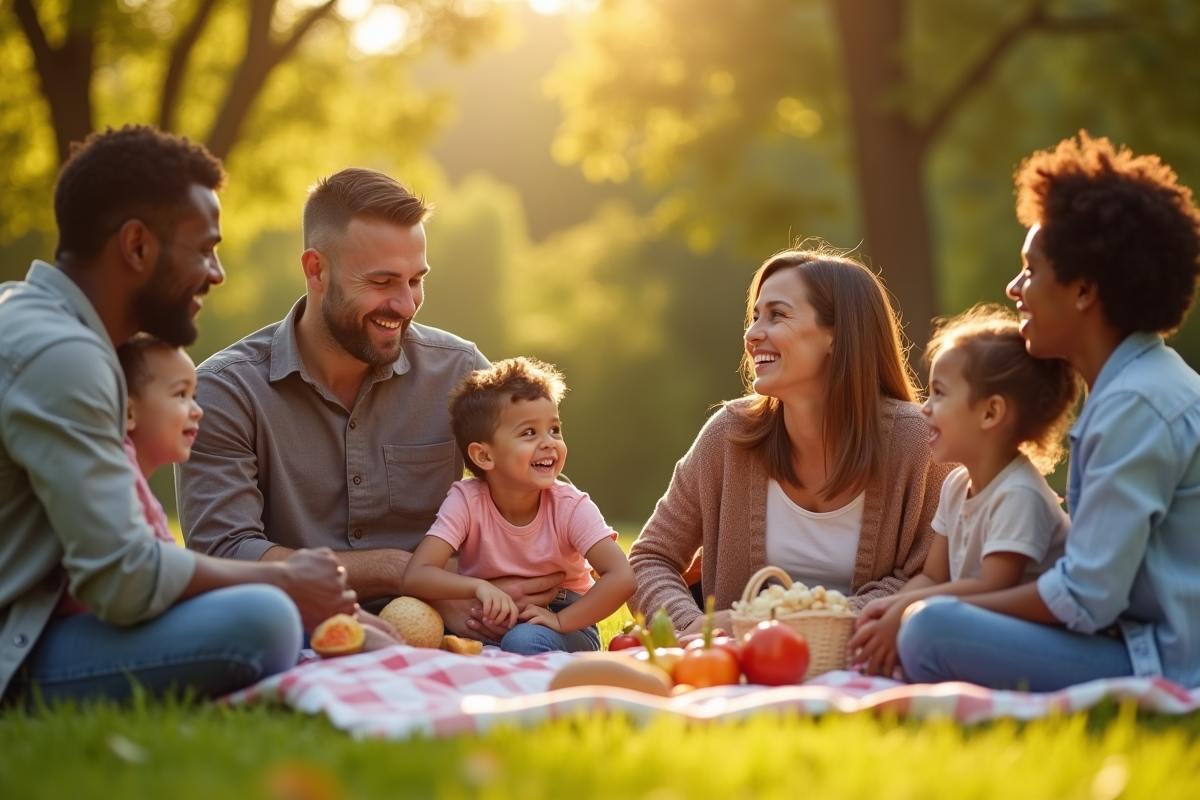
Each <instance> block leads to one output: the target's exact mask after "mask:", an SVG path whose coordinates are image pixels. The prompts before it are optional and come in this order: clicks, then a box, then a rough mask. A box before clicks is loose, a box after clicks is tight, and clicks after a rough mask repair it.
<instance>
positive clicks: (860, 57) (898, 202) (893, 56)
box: [833, 0, 937, 363]
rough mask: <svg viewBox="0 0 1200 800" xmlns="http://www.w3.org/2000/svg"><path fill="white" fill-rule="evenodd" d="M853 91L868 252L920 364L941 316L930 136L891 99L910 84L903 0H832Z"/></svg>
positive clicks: (843, 58)
mask: <svg viewBox="0 0 1200 800" xmlns="http://www.w3.org/2000/svg"><path fill="white" fill-rule="evenodd" d="M833 9H834V16H835V17H836V20H837V25H838V32H839V34H840V40H841V50H842V61H843V68H844V70H845V76H846V87H847V89H848V92H849V95H850V110H851V122H852V128H853V138H854V154H855V163H856V164H857V167H858V175H857V179H858V191H859V208H860V212H861V218H862V222H863V227H864V233H865V235H866V245H865V247H864V252H865V254H866V255H867V256H869V257H870V260H871V264H872V266H873V267H874V268H875V269H877V270H879V271H880V272H881V274H882V276H883V279H884V281H885V282H886V284H887V287H888V290H889V291H891V293H892V294H893V295H894V297H895V299H896V301H897V303H898V304H899V310H900V313H901V315H902V321H903V323H904V326H905V328H904V330H905V333H906V334H907V335H908V337H909V338H910V339H911V340H912V342H913V344H914V345H915V348H914V351H913V353H912V358H911V360H912V361H913V363H916V362H917V361H918V360H919V353H920V351H921V350H923V349H924V347H925V343H926V341H927V339H928V335H929V331H930V329H931V322H932V319H933V317H934V316H935V315H936V313H937V285H936V281H935V280H934V254H933V242H932V233H931V230H930V228H931V225H930V218H929V210H928V208H927V206H926V201H925V193H924V174H923V171H924V161H925V151H926V137H925V136H924V132H923V131H922V130H921V129H920V128H918V127H917V126H916V125H914V124H913V123H912V122H910V121H909V120H908V119H907V118H906V117H905V115H904V114H902V113H900V111H899V110H894V109H890V108H888V105H887V98H888V94H889V93H890V92H893V91H895V89H896V87H898V86H902V85H903V84H904V83H905V75H904V69H903V64H902V63H901V61H900V44H901V41H902V37H903V34H904V21H905V16H906V13H907V10H908V9H907V3H906V1H905V0H833Z"/></svg>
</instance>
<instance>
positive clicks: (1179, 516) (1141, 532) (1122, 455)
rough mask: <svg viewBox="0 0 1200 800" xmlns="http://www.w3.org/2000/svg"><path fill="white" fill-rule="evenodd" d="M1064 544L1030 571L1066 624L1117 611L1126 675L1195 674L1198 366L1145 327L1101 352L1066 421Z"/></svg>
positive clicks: (1092, 626) (1179, 679) (1082, 626)
mask: <svg viewBox="0 0 1200 800" xmlns="http://www.w3.org/2000/svg"><path fill="white" fill-rule="evenodd" d="M1067 503H1068V507H1069V509H1070V512H1071V532H1070V534H1069V535H1068V536H1067V544H1066V552H1065V554H1064V556H1063V557H1062V558H1061V559H1060V560H1059V561H1058V563H1057V564H1055V566H1054V567H1053V568H1052V569H1051V570H1050V571H1049V572H1046V573H1045V574H1043V575H1042V577H1041V578H1040V579H1039V580H1038V591H1039V594H1040V595H1041V597H1042V599H1043V600H1044V601H1045V603H1046V605H1047V606H1048V607H1049V609H1050V611H1051V612H1052V613H1053V614H1054V615H1055V616H1056V617H1058V619H1060V620H1062V622H1063V623H1064V624H1065V625H1066V626H1067V628H1069V629H1070V630H1073V631H1078V632H1080V633H1086V634H1094V633H1097V632H1099V631H1103V630H1104V629H1105V628H1108V627H1110V626H1112V625H1113V624H1114V623H1116V624H1117V625H1118V626H1119V627H1120V630H1121V633H1122V634H1123V635H1124V639H1125V643H1126V645H1127V647H1128V648H1129V656H1130V660H1131V661H1132V663H1133V670H1134V674H1135V675H1139V676H1159V675H1161V676H1164V677H1166V678H1169V679H1170V680H1172V681H1175V682H1176V683H1179V684H1182V685H1184V686H1188V687H1196V686H1200V375H1197V374H1196V372H1195V371H1193V370H1192V369H1191V367H1189V366H1188V365H1187V364H1186V363H1184V361H1183V359H1182V358H1180V357H1179V354H1178V353H1176V352H1175V351H1174V350H1172V349H1171V348H1169V347H1167V346H1166V345H1164V344H1163V340H1162V338H1161V337H1159V336H1157V335H1154V334H1146V333H1135V334H1132V335H1130V336H1129V337H1128V338H1126V339H1125V340H1124V341H1123V342H1122V343H1121V344H1120V345H1119V346H1118V347H1117V349H1116V350H1114V351H1113V354H1112V355H1111V356H1110V357H1109V359H1108V361H1107V362H1105V364H1104V367H1103V368H1102V369H1101V370H1100V374H1099V375H1098V376H1097V378H1096V382H1095V385H1094V386H1093V387H1092V391H1091V395H1090V396H1089V397H1088V400H1087V402H1086V404H1085V405H1084V407H1083V411H1082V413H1081V414H1080V416H1079V420H1078V421H1077V422H1076V423H1075V426H1074V427H1073V428H1072V429H1071V463H1070V476H1069V481H1068V488H1067Z"/></svg>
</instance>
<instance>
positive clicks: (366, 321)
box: [321, 217, 429, 367]
mask: <svg viewBox="0 0 1200 800" xmlns="http://www.w3.org/2000/svg"><path fill="white" fill-rule="evenodd" d="M326 255H328V254H326ZM329 262H330V263H329V267H328V269H327V273H326V274H327V276H328V290H327V291H326V292H325V294H324V296H323V298H322V301H321V317H322V319H323V321H324V324H325V327H326V329H327V330H328V332H329V334H330V337H331V338H332V339H333V341H334V343H335V344H336V345H337V346H338V347H339V348H340V349H341V350H343V351H344V352H345V353H346V354H348V355H350V356H352V357H353V358H355V359H357V360H359V361H361V362H363V363H365V364H369V365H370V366H373V367H382V366H386V365H388V364H392V363H395V361H396V359H398V358H399V357H400V346H401V344H402V343H403V341H404V334H405V333H406V332H407V331H408V327H409V325H410V324H411V323H412V318H413V317H414V316H415V315H416V313H417V309H419V308H420V307H421V301H422V300H423V299H424V281H425V275H426V274H427V273H428V272H429V266H428V264H426V262H425V227H424V226H423V225H422V224H420V223H418V224H416V225H413V226H411V227H404V226H402V225H393V224H391V223H389V222H383V221H380V220H375V219H371V218H366V217H356V218H355V219H353V220H351V221H350V224H349V226H347V228H346V233H345V236H344V237H343V238H342V240H341V242H340V243H339V244H338V245H337V247H336V252H335V253H333V255H332V256H330V257H329Z"/></svg>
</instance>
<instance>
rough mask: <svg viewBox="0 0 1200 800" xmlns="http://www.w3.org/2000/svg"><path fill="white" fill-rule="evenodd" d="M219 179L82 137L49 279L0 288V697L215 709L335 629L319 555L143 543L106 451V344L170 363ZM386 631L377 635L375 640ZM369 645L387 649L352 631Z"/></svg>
mask: <svg viewBox="0 0 1200 800" xmlns="http://www.w3.org/2000/svg"><path fill="white" fill-rule="evenodd" d="M224 180H225V173H224V170H223V168H222V166H221V163H220V162H219V161H218V160H217V159H215V158H214V157H213V156H211V155H210V154H209V153H208V152H207V151H206V150H204V148H203V147H201V146H199V145H196V144H192V143H190V142H188V141H187V140H186V139H181V138H177V137H174V136H170V135H167V134H163V133H160V132H158V131H155V130H153V129H151V128H147V127H125V128H122V129H120V130H111V129H109V130H108V131H105V132H103V133H97V134H93V135H92V136H90V137H89V138H88V139H87V140H86V141H85V142H84V143H83V144H82V145H77V146H76V149H75V150H74V151H73V153H72V155H71V157H70V158H69V159H68V161H67V162H66V163H65V164H64V165H63V168H62V171H61V173H60V175H59V178H58V183H57V186H56V188H55V196H54V208H55V216H56V219H57V222H58V228H59V242H58V247H57V249H56V252H55V264H53V265H51V264H48V263H45V262H41V261H35V262H34V264H33V266H32V268H31V269H30V271H29V274H28V276H27V278H26V280H24V281H15V282H12V283H6V284H4V285H3V286H0V342H3V343H4V344H3V348H2V349H0V631H2V634H0V693H3V695H4V701H5V702H28V701H29V699H30V698H31V697H33V696H34V695H35V694H36V695H37V696H40V697H41V698H42V699H44V700H46V701H53V700H58V699H75V700H81V699H89V698H98V697H106V698H115V699H123V698H126V697H128V696H129V695H130V694H131V693H132V691H133V686H134V685H140V686H141V687H142V689H144V690H145V691H146V692H148V693H149V694H150V695H151V696H158V695H162V694H167V693H170V692H173V691H181V692H184V691H186V692H192V693H194V694H196V695H198V696H200V697H215V696H220V695H223V694H226V693H228V692H230V691H234V690H236V689H239V688H243V687H245V686H247V685H249V684H251V683H253V682H255V681H257V680H260V679H261V678H264V677H266V676H268V675H271V674H274V673H276V672H279V671H282V670H284V669H287V668H289V667H291V666H293V665H295V664H296V662H297V660H298V658H299V655H300V644H301V634H302V625H304V626H309V627H311V626H313V625H315V624H317V623H318V622H320V621H321V620H323V619H325V618H327V617H329V616H332V615H334V614H337V613H355V612H356V610H357V605H356V600H355V595H354V592H353V591H351V590H349V589H348V588H347V586H346V576H345V570H344V569H342V567H341V566H340V565H339V564H338V562H337V560H336V559H335V558H334V556H333V555H332V554H331V553H330V552H329V551H327V550H326V551H314V550H302V551H297V552H295V553H292V554H290V557H289V558H287V559H286V560H283V561H279V562H277V563H263V564H239V563H235V562H231V561H227V560H223V559H216V558H211V557H208V556H202V555H198V554H196V553H191V552H188V551H186V550H184V549H183V548H180V547H178V546H176V545H175V544H174V543H173V542H164V541H161V540H158V539H156V538H155V535H154V532H153V530H152V528H151V527H150V525H149V524H148V523H147V521H146V519H145V517H144V515H143V514H142V511H141V507H140V505H139V503H138V501H137V499H136V495H135V483H134V481H135V478H134V473H133V467H132V465H131V464H130V462H129V460H128V458H127V456H126V455H125V452H124V450H123V448H122V441H123V439H124V435H125V423H126V386H125V380H124V377H123V375H122V372H121V367H120V364H119V362H118V360H117V354H116V350H115V345H118V344H120V343H122V342H124V341H125V340H127V339H129V338H130V337H131V336H133V335H134V334H135V333H138V332H139V331H145V332H147V333H150V334H153V335H154V336H156V337H158V338H159V339H162V340H163V341H165V342H167V343H168V344H170V345H172V346H176V347H178V346H185V345H188V344H191V343H192V342H193V341H194V340H195V338H196V333H197V331H196V324H195V316H196V314H197V313H198V312H199V310H200V307H201V305H202V302H203V298H204V296H205V295H206V294H207V293H208V291H209V290H210V289H211V288H212V287H214V286H217V285H219V284H221V283H222V282H224V280H225V272H224V270H223V269H222V267H221V262H220V260H219V259H218V258H217V254H216V248H217V245H218V243H219V242H220V241H221V228H220V208H221V207H220V202H219V200H218V198H217V191H218V190H219V189H220V188H221V186H222V184H223V183H224ZM384 627H386V626H384ZM372 630H373V634H372V636H371V640H372V645H373V646H377V645H380V644H386V643H391V642H394V641H395V639H394V638H392V637H391V636H389V635H388V634H387V633H386V632H385V630H384V629H382V628H372Z"/></svg>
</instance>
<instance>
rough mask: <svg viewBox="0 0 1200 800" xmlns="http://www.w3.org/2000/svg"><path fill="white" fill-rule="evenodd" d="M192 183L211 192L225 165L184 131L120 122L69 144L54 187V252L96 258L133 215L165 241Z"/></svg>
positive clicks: (219, 182) (220, 182)
mask: <svg viewBox="0 0 1200 800" xmlns="http://www.w3.org/2000/svg"><path fill="white" fill-rule="evenodd" d="M192 184H200V185H201V186H204V187H205V188H208V189H212V190H214V191H216V190H218V189H220V188H221V187H222V186H224V185H225V169H224V167H222V166H221V161H220V159H218V158H217V157H216V156H214V155H212V154H211V153H209V152H208V150H207V149H205V147H204V146H203V145H201V144H197V143H195V142H191V141H188V139H187V138H186V137H182V136H174V135H172V134H169V133H163V132H162V131H159V130H157V129H155V128H151V127H149V126H147V125H126V126H124V127H122V128H120V129H118V130H113V129H112V128H106V129H105V130H104V131H103V132H96V133H92V134H90V135H89V136H88V137H87V138H86V139H84V140H83V142H75V143H73V144H72V145H71V156H70V158H68V159H67V160H66V162H65V163H64V164H63V166H62V169H61V170H59V173H58V182H57V184H56V185H55V187H54V216H55V219H56V220H57V221H58V247H57V248H55V251H54V255H55V257H56V258H58V257H60V256H62V255H63V254H64V253H70V254H72V255H75V256H78V257H80V258H84V259H87V258H95V257H96V256H97V255H99V254H100V251H101V250H103V249H104V243H105V242H106V241H108V239H109V237H111V236H112V235H113V234H114V233H116V232H117V231H118V230H120V228H121V226H122V225H124V224H125V223H126V222H128V221H129V220H131V219H139V220H141V221H142V222H144V223H146V225H147V226H149V228H150V229H151V230H152V231H154V234H155V235H156V236H158V237H159V238H160V239H162V240H164V241H170V239H171V236H172V234H173V233H174V230H175V226H176V225H177V224H178V221H179V219H180V218H181V216H182V214H183V213H184V212H185V209H186V208H187V207H188V205H189V201H188V192H189V191H190V190H191V187H192Z"/></svg>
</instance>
